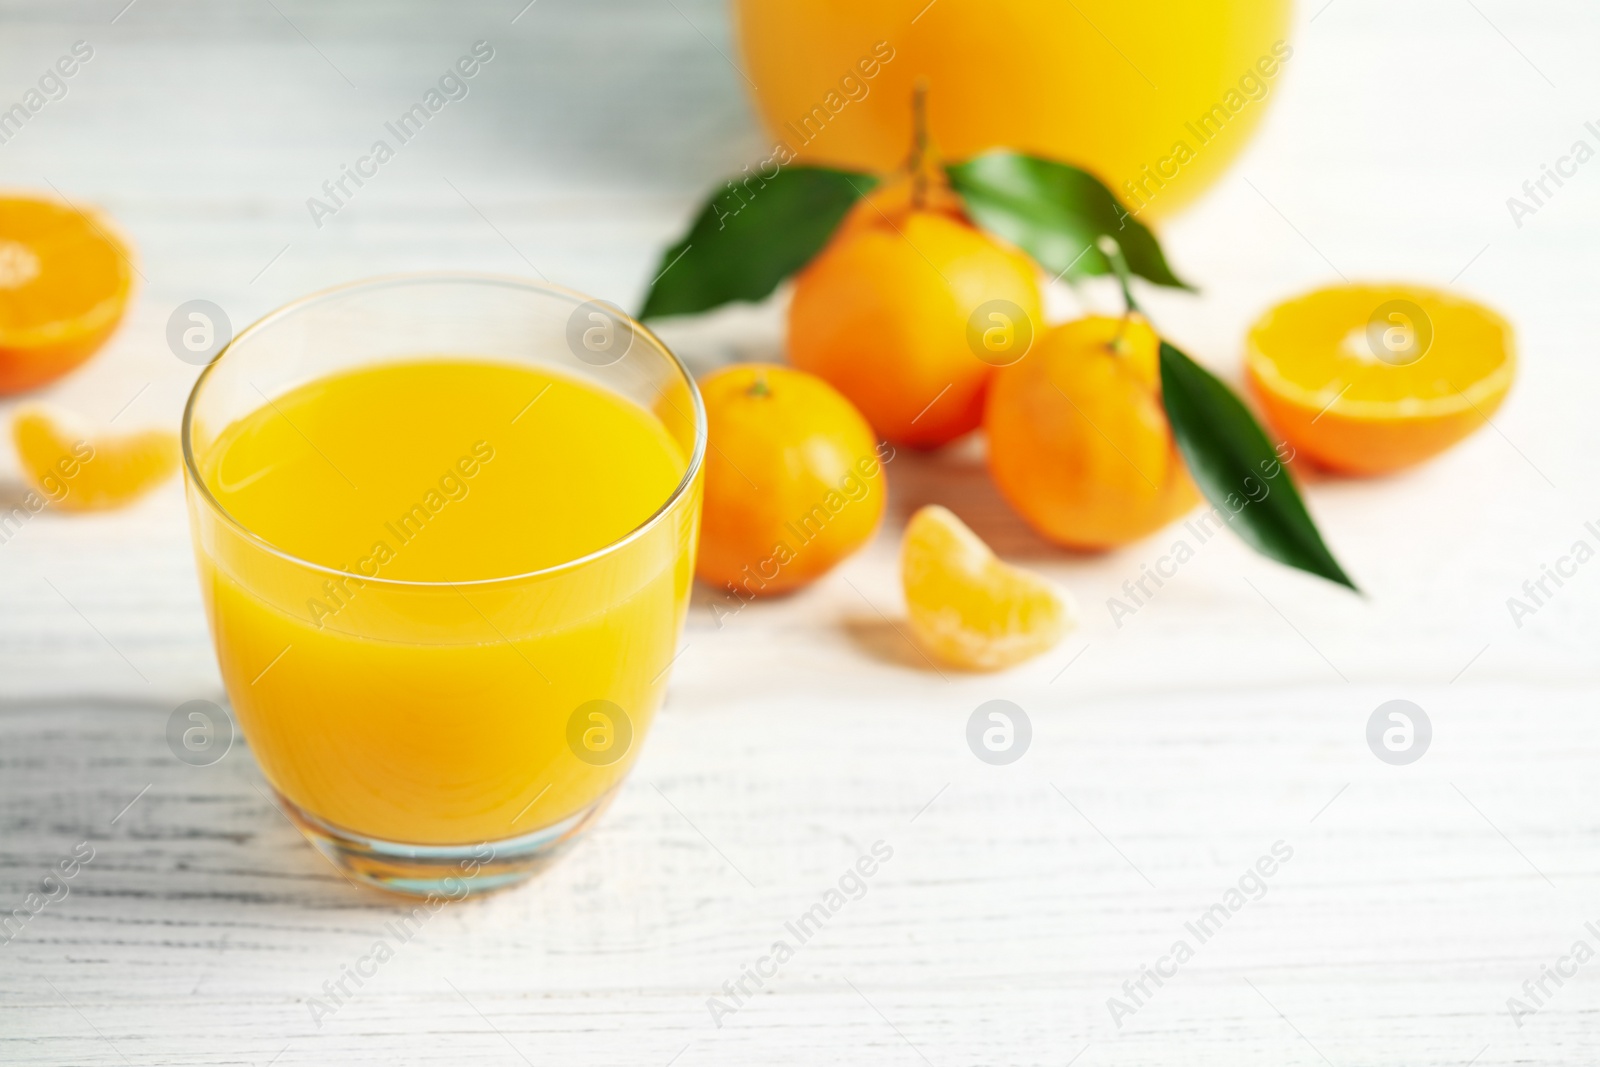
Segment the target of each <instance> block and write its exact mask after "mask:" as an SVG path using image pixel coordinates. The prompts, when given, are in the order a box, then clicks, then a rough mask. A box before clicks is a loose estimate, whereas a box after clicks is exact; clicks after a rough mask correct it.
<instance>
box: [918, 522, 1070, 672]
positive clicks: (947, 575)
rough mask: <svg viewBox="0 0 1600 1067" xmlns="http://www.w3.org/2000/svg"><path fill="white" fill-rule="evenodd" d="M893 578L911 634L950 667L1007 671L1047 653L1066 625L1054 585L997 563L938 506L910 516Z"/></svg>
mask: <svg viewBox="0 0 1600 1067" xmlns="http://www.w3.org/2000/svg"><path fill="white" fill-rule="evenodd" d="M900 578H901V581H902V582H903V583H904V585H905V594H906V604H907V606H908V607H909V608H910V613H911V630H912V632H913V633H915V634H916V635H917V640H919V641H921V642H922V644H923V645H924V646H925V647H926V648H927V649H928V651H930V652H932V653H933V654H934V655H936V656H938V657H939V658H940V659H942V660H944V661H945V662H946V663H949V664H951V665H952V666H956V667H962V668H965V669H967V670H979V671H994V670H1000V669H1001V668H1003V667H1010V666H1013V665H1015V664H1018V663H1021V662H1022V661H1023V660H1025V659H1030V658H1032V657H1033V656H1037V655H1038V654H1039V653H1041V652H1043V651H1045V650H1046V649H1048V648H1050V647H1051V646H1052V645H1054V644H1055V643H1056V642H1057V641H1059V640H1061V635H1062V634H1064V633H1066V631H1067V630H1068V629H1069V628H1071V626H1072V625H1073V621H1074V620H1073V619H1072V613H1071V609H1070V606H1069V604H1068V603H1067V601H1066V599H1065V598H1064V597H1063V596H1062V594H1060V593H1058V592H1057V591H1056V589H1055V587H1054V586H1052V585H1051V584H1050V583H1049V582H1047V581H1045V580H1044V579H1043V578H1040V577H1038V576H1037V575H1034V574H1029V573H1028V572H1027V571H1024V570H1021V569H1019V568H1016V567H1013V566H1010V565H1009V564H1006V563H1002V562H1001V561H1000V560H999V559H997V558H996V557H995V554H994V553H993V552H991V551H990V550H989V546H988V545H986V544H984V543H983V541H982V540H981V539H980V538H979V537H978V535H977V534H975V533H973V532H972V531H971V530H970V529H968V528H967V526H966V524H965V523H963V522H962V521H961V520H960V519H958V518H956V517H955V516H954V515H952V514H951V513H950V512H949V511H947V510H946V509H944V508H941V507H938V506H937V505H930V506H928V507H925V508H922V509H920V510H919V511H918V512H917V513H916V514H915V515H913V516H911V522H910V524H909V525H907V527H906V535H905V542H904V544H903V546H902V548H901V554H900Z"/></svg>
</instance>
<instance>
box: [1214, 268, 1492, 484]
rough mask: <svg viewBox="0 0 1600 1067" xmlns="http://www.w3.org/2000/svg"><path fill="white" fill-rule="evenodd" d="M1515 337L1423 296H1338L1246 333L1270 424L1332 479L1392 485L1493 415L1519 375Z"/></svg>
mask: <svg viewBox="0 0 1600 1067" xmlns="http://www.w3.org/2000/svg"><path fill="white" fill-rule="evenodd" d="M1516 362H1517V361H1516V352H1515V343H1514V341H1513V338H1512V333H1511V326H1510V325H1509V324H1508V323H1507V322H1506V321H1505V320H1504V319H1502V318H1501V317H1500V316H1499V315H1497V314H1495V313H1494V312H1493V311H1490V310H1489V309H1488V308H1486V307H1483V306H1482V305H1480V304H1475V303H1473V302H1472V301H1470V300H1464V299H1462V298H1461V297H1458V296H1455V295H1454V294H1452V293H1446V292H1441V291H1438V290H1434V289H1427V288H1424V287H1422V286H1416V285H1339V286H1332V287H1329V288H1327V289H1319V290H1317V291H1315V292H1312V293H1307V294H1306V295H1305V296H1302V297H1299V298H1297V299H1294V300H1290V301H1287V302H1286V303H1283V304H1279V305H1278V306H1277V307H1275V308H1273V309H1272V310H1271V311H1269V312H1267V313H1266V314H1265V315H1264V316H1262V317H1261V319H1260V320H1259V321H1257V322H1256V324H1255V325H1254V326H1253V327H1251V329H1250V336H1249V340H1248V341H1247V344H1246V351H1245V367H1246V371H1247V373H1248V377H1249V379H1250V384H1251V387H1252V388H1253V389H1254V391H1255V394H1256V396H1257V397H1258V398H1259V399H1260V400H1261V405H1262V407H1264V408H1265V409H1266V415H1267V420H1268V421H1269V422H1271V423H1272V425H1273V427H1274V428H1275V429H1276V430H1277V431H1278V432H1279V433H1280V434H1282V435H1283V436H1284V437H1285V438H1286V439H1287V440H1288V442H1289V444H1291V445H1293V446H1294V448H1295V449H1296V450H1297V451H1299V452H1304V453H1305V454H1306V455H1307V456H1309V457H1310V458H1311V459H1312V460H1314V461H1316V462H1317V463H1319V464H1320V465H1322V466H1324V467H1328V468H1330V469H1332V470H1336V471H1343V472H1345V473H1349V474H1385V473H1387V472H1389V471H1394V470H1399V469H1400V468H1402V467H1408V466H1410V465H1412V464H1413V463H1420V462H1422V461H1423V460H1425V459H1428V458H1430V457H1432V456H1435V455H1437V454H1438V453H1440V452H1443V451H1444V450H1445V449H1447V448H1449V447H1450V446H1451V445H1453V444H1455V443H1456V442H1457V441H1459V440H1461V439H1462V438H1464V437H1466V436H1467V435H1468V434H1471V433H1472V432H1473V431H1475V430H1477V429H1478V428H1480V427H1481V426H1483V425H1484V423H1486V422H1488V421H1489V417H1490V416H1491V415H1493V414H1494V412H1495V409H1496V408H1498V407H1499V406H1500V402H1501V401H1502V400H1504V399H1505V396H1506V392H1507V391H1508V390H1509V389H1510V388H1511V380H1512V378H1513V376H1514V375H1515V373H1516Z"/></svg>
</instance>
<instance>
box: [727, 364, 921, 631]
mask: <svg viewBox="0 0 1600 1067" xmlns="http://www.w3.org/2000/svg"><path fill="white" fill-rule="evenodd" d="M700 392H701V395H702V396H703V397H704V399H705V408H706V429H707V440H708V444H709V448H708V449H707V452H706V473H705V504H704V510H703V512H702V517H701V525H700V549H699V555H698V556H697V558H696V561H695V573H696V575H697V576H698V577H699V578H700V580H701V581H703V582H706V583H707V584H710V585H713V586H717V587H718V588H722V589H727V590H729V591H731V592H733V593H734V594H735V595H737V596H738V597H739V598H740V599H741V600H746V599H749V598H750V597H752V596H769V595H773V594H777V593H787V592H790V591H792V590H795V589H799V588H800V587H802V586H804V585H807V584H809V583H810V582H813V581H815V580H816V579H818V578H820V577H822V575H824V574H826V573H827V572H828V571H830V570H832V569H833V567H834V566H835V565H836V564H837V563H839V562H840V561H841V560H843V559H844V558H845V557H847V556H849V555H850V554H851V553H853V552H855V551H856V550H857V549H859V548H860V547H861V546H862V545H864V544H866V542H867V541H868V539H870V538H871V537H872V534H873V531H875V530H876V529H877V528H878V523H879V521H880V520H881V519H882V518H883V509H884V505H885V503H886V502H887V499H888V490H887V487H886V485H885V482H886V477H885V475H884V471H883V464H884V463H885V462H887V460H888V459H890V458H893V453H892V452H890V453H889V454H888V455H887V456H885V455H884V454H882V453H881V452H880V450H879V447H878V444H877V440H876V439H875V438H874V437H873V435H872V428H871V427H870V426H868V425H867V421H866V419H864V418H862V417H861V413H860V412H858V411H857V410H856V409H855V408H854V407H852V406H851V404H850V401H848V400H846V399H845V398H844V397H843V396H841V395H840V394H839V392H838V391H837V390H835V389H834V388H833V387H832V386H830V385H829V384H828V383H827V382H825V381H823V380H822V379H820V378H817V377H815V376H814V375H811V374H807V373H805V372H803V371H797V370H794V369H792V368H790V367H784V366H779V365H776V364H770V363H742V364H736V365H734V366H731V367H726V368H723V369H722V370H719V371H716V372H715V373H713V374H711V375H708V376H707V377H706V378H705V379H703V380H702V381H701V382H700Z"/></svg>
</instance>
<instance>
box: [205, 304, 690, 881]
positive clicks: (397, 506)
mask: <svg viewBox="0 0 1600 1067" xmlns="http://www.w3.org/2000/svg"><path fill="white" fill-rule="evenodd" d="M705 433H706V431H705V417H704V413H703V411H702V409H701V405H700V398H699V395H698V393H697V392H696V390H695V387H694V384H693V381H692V379H691V378H690V376H689V374H688V373H687V371H685V370H684V368H683V366H682V365H681V364H680V363H679V362H678V361H677V359H676V358H674V357H673V355H672V354H671V353H670V352H669V351H668V350H667V349H666V348H665V347H664V346H662V345H661V343H660V342H659V341H657V340H656V339H655V337H654V336H652V335H651V334H650V333H649V332H648V331H647V330H645V329H644V328H643V327H642V326H640V325H639V324H637V323H635V322H633V321H632V320H631V319H628V318H627V317H626V316H625V315H623V314H622V313H621V312H620V311H617V310H616V309H615V308H613V307H610V306H609V305H605V304H602V303H599V302H597V301H592V300H586V299H585V298H583V297H582V296H579V295H576V294H573V293H568V292H566V291H563V290H560V289H556V288H553V287H550V286H546V285H537V284H533V283H530V282H524V281H520V280H515V279H506V278H495V277H480V276H462V275H433V276H406V277H397V278H388V279H376V280H373V281H367V282H360V283H356V284H353V285H349V286H345V287H342V288H339V289H334V290H330V291H328V292H325V293H321V294H318V295H315V296H312V297H308V298H306V299H304V300H302V301H299V302H298V303H295V304H292V305H290V306H289V307H286V308H284V309H282V310H280V311H278V312H275V313H274V314H272V315H269V316H268V317H267V318H265V319H263V320H261V321H260V322H258V323H256V324H255V325H253V326H251V327H250V328H248V329H247V330H245V331H243V332H242V333H240V335H239V336H238V337H237V338H235V339H234V340H233V342H232V343H231V344H229V345H228V346H227V347H226V348H225V349H224V350H223V351H222V353H221V354H220V355H219V356H218V357H217V359H216V360H215V361H214V362H213V363H212V364H211V365H210V366H208V367H207V368H206V370H205V371H204V372H203V373H202V374H201V376H200V379H199V380H198V381H197V382H196V384H195V387H194V392H193V394H192V395H191V397H190V399H189V404H188V407H187V409H186V411H185V413H184V422H183V446H184V460H185V476H186V482H187V489H188V500H189V513H190V520H191V528H192V531H193V535H194V541H195V550H196V557H197V561H198V566H199V573H200V581H201V588H202V592H203V595H204V600H205V604H206V610H207V614H208V616H209V619H210V623H211V630H212V635H213V638H214V640H215V644H216V650H217V659H218V661H219V664H220V666H221V670H222V676H223V681H224V683H225V684H226V686H227V690H228V695H229V697H230V699H231V702H232V704H233V709H234V713H235V715H236V716H237V718H238V720H239V724H240V726H241V728H242V729H243V732H244V734H245V736H246V738H247V739H248V740H249V742H250V746H251V749H252V750H253V751H254V753H255V756H256V759H257V761H258V762H259V763H260V765H261V769H262V771H263V773H264V774H265V775H266V777H267V779H268V781H269V782H270V783H271V785H272V787H273V789H274V790H275V791H276V792H277V794H278V798H279V800H280V802H281V803H282V806H283V808H284V810H285V811H287V812H288V813H289V815H290V817H291V818H292V819H294V821H295V822H296V823H297V824H298V825H299V826H300V828H301V830H302V831H303V832H304V833H305V834H306V836H307V837H308V838H309V839H310V840H311V841H312V842H313V844H315V845H316V846H317V847H318V848H319V849H320V850H321V851H322V852H323V853H324V854H325V855H326V856H328V857H329V858H330V859H331V860H332V861H333V862H334V863H335V864H336V865H338V866H339V867H341V868H342V869H344V870H345V871H346V872H347V873H348V874H350V875H351V876H352V877H355V878H358V879H361V880H364V881H367V882H371V883H373V884H377V885H380V886H383V887H385V888H389V889H394V890H399V891H402V892H412V893H423V894H426V893H431V892H449V893H450V895H458V893H459V891H460V890H459V887H460V886H461V885H463V884H465V885H466V887H467V889H468V890H469V891H482V890H486V889H491V888H495V887H498V886H501V885H505V884H508V883H510V882H513V881H516V880H518V879H520V878H522V877H526V876H527V875H528V874H530V873H532V872H533V871H534V870H536V869H537V868H538V867H539V866H540V865H541V864H542V863H544V862H546V861H547V860H548V859H549V858H550V857H551V856H552V855H553V854H554V852H555V851H556V850H557V849H558V848H559V847H560V846H561V845H563V844H564V843H566V842H567V841H569V840H571V839H572V837H573V836H575V835H576V834H577V833H578V832H579V831H581V830H582V829H583V828H584V827H586V826H587V825H589V824H590V823H591V822H592V820H593V819H594V818H595V816H596V815H597V814H598V813H599V811H600V810H601V809H602V808H603V807H604V805H605V803H606V801H607V800H608V799H609V798H610V797H611V795H612V794H613V792H614V791H615V789H616V787H617V785H618V783H619V782H620V781H621V780H622V778H623V777H624V776H625V775H626V774H627V772H628V769H629V768H630V767H631V766H632V763H633V760H634V759H635V757H636V756H637V753H638V750H639V746H640V744H641V742H642V741H643V739H644V735H645V733H646V732H647V731H648V729H649V727H650V722H651V719H652V718H653V716H654V714H655V711H656V708H657V707H658V706H659V705H660V702H661V698H662V692H663V688H664V686H665V684H666V678H667V673H668V667H669V666H670V664H671V663H672V659H673V656H674V654H675V648H676V645H677V640H678V634H679V631H680V628H681V626H682V623H683V618H684V613H685V610H686V607H687V603H688V597H689V586H690V581H691V579H692V575H693V563H694V549H695V539H696V535H697V533H698V528H699V510H700V484H701V459H702V456H703V453H704V450H705ZM468 876H470V877H468Z"/></svg>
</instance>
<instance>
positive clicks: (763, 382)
mask: <svg viewBox="0 0 1600 1067" xmlns="http://www.w3.org/2000/svg"><path fill="white" fill-rule="evenodd" d="M746 394H747V395H749V396H771V395H772V387H771V386H770V385H768V384H767V372H766V371H757V372H756V378H755V381H753V382H751V383H750V388H749V389H748V390H746Z"/></svg>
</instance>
